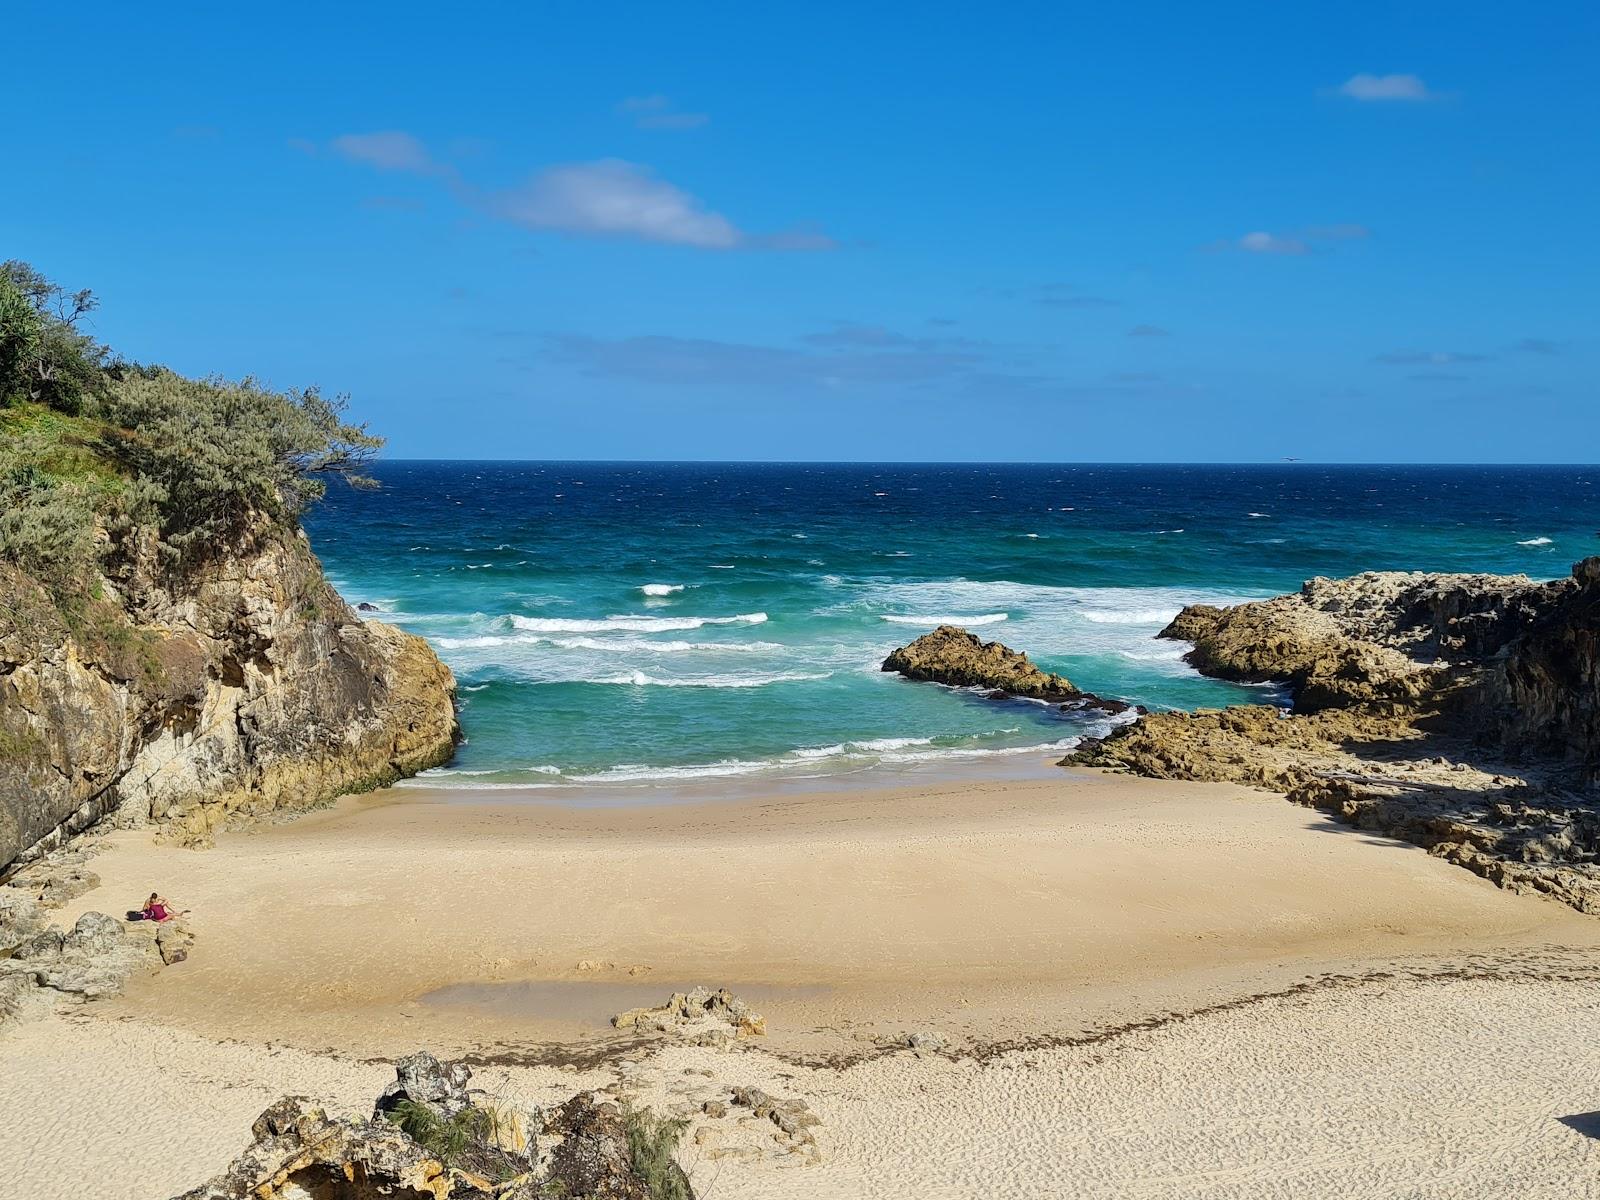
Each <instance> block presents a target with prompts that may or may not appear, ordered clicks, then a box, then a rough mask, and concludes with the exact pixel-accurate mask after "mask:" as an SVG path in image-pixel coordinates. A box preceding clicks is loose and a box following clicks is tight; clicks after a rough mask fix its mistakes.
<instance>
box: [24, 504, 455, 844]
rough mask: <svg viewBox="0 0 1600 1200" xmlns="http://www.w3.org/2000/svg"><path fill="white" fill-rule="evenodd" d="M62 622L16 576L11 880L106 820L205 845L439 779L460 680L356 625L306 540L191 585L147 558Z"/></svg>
mask: <svg viewBox="0 0 1600 1200" xmlns="http://www.w3.org/2000/svg"><path fill="white" fill-rule="evenodd" d="M98 591H99V597H98V598H97V599H95V600H93V601H90V602H89V603H88V604H87V605H86V606H85V608H84V609H83V610H82V611H81V613H74V612H72V611H64V610H63V608H62V606H61V605H60V604H59V603H57V602H56V601H55V600H54V598H53V597H52V596H51V594H50V592H49V591H48V590H47V589H46V587H45V586H44V585H43V584H42V583H41V582H40V581H38V580H37V579H34V578H31V577H29V576H28V575H27V574H25V573H23V572H22V571H20V570H17V569H14V568H8V567H7V566H6V565H5V564H3V563H0V746H3V747H4V749H5V752H4V753H3V754H0V870H3V869H4V866H5V864H8V863H16V862H17V861H18V860H19V859H26V858H27V857H29V856H30V854H31V853H34V852H37V851H38V850H43V849H48V848H50V847H51V846H52V845H54V844H56V843H57V842H59V840H60V839H61V838H62V837H63V836H64V835H66V834H70V833H72V832H76V831H77V830H81V829H84V828H87V827H88V826H89V825H91V824H93V823H94V822H95V821H97V820H100V819H102V818H109V819H111V820H112V821H113V822H114V823H115V824H117V825H124V826H126V825H144V824H148V823H152V822H155V823H160V824H163V825H165V826H167V827H168V829H169V830H170V831H171V832H172V833H173V834H175V835H177V836H180V837H182V838H184V839H187V840H194V841H203V840H204V839H206V838H208V837H209V836H210V834H211V833H212V832H213V831H214V830H215V829H217V828H218V827H219V826H220V825H222V824H224V823H225V822H227V821H229V820H231V819H237V818H243V817H246V816H259V815H261V814H264V813H269V812H276V811H282V810H294V809H303V808H307V807H310V806H314V805H316V804H320V803H323V802H325V801H327V800H329V799H331V798H333V797H335V796H338V795H340V794H342V793H346V792H353V791H363V790H367V789H369V788H373V787H379V786H382V785H384V784H387V783H391V782H393V781H394V780H395V779H397V778H399V777H401V776H403V775H409V774H412V773H414V772H416V771H419V770H422V769H424V768H426V767H430V766H434V765H437V764H438V763H440V762H443V761H444V760H445V759H447V758H448V757H449V756H450V754H451V753H452V751H453V749H454V746H455V740H456V718H455V711H454V707H453V693H454V686H455V685H454V681H453V679H452V678H451V675H450V672H449V669H448V668H446V667H445V666H444V664H443V663H441V662H440V661H439V660H438V658H437V657H436V656H435V655H434V653H433V651H432V650H431V649H429V647H428V645H427V644H426V643H425V642H423V641H422V639H420V638H417V637H414V636H412V635H410V634H407V633H402V632H401V631H400V630H398V629H395V628H393V627H392V626H388V625H384V624H382V623H380V622H376V621H364V620H362V619H361V618H359V617H357V616H356V615H355V614H354V613H353V612H352V611H351V610H350V608H349V606H348V605H347V604H346V603H345V602H344V600H343V599H341V598H340V596H339V595H338V593H337V592H335V591H334V590H333V588H332V587H331V586H329V584H328V582H327V580H326V579H325V578H324V577H323V574H322V570H321V567H320V566H319V564H318V563H317V560H316V557H315V556H314V555H313V554H312V553H311V548H310V546H309V545H308V544H307V543H306V540H305V537H304V535H303V534H300V533H299V532H298V531H285V530H274V529H268V530H266V531H264V533H263V536H262V537H261V538H260V540H259V541H257V542H255V543H254V544H251V545H249V547H248V548H247V549H245V550H243V551H242V552H237V553H229V554H227V555H224V556H220V557H218V558H215V559H213V560H210V561H208V562H207V563H205V564H204V565H203V566H201V567H199V568H197V569H194V570H189V571H184V572H181V573H174V572H170V571H169V572H161V571H159V570H158V569H157V563H156V561H155V551H154V549H153V547H152V546H150V545H149V544H143V545H136V546H133V547H130V550H129V553H128V554H127V555H126V556H123V557H121V558H119V559H118V561H117V562H115V563H114V564H112V565H109V566H108V569H107V573H106V575H105V576H104V577H103V578H102V580H101V581H100V586H99V588H98Z"/></svg>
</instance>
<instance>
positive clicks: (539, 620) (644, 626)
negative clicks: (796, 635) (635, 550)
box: [511, 612, 767, 633]
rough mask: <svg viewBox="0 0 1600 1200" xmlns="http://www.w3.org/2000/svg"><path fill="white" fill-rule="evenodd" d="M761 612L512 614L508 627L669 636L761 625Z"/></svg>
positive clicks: (531, 631)
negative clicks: (592, 616) (594, 617)
mask: <svg viewBox="0 0 1600 1200" xmlns="http://www.w3.org/2000/svg"><path fill="white" fill-rule="evenodd" d="M766 619H767V614H766V613H764V612H755V613H739V614H738V615H737V616H732V617H637V616H628V615H621V616H612V617H606V618H604V619H602V620H598V621H588V620H581V619H572V618H566V617H524V616H521V615H520V614H517V613H513V614H511V624H512V625H513V626H514V627H515V628H517V629H521V630H524V631H526V632H528V633H672V632H675V631H678V630H684V629H701V628H704V627H705V626H707V625H760V624H763V623H764V622H765V621H766Z"/></svg>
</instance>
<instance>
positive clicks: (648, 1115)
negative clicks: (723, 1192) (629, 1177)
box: [622, 1104, 695, 1200]
mask: <svg viewBox="0 0 1600 1200" xmlns="http://www.w3.org/2000/svg"><path fill="white" fill-rule="evenodd" d="M622 1123H623V1127H624V1128H625V1129H626V1130H627V1131H628V1155H629V1157H630V1159H631V1160H632V1162H633V1170H634V1173H635V1174H637V1175H638V1176H639V1179H640V1180H641V1182H643V1184H644V1187H645V1192H646V1193H647V1194H648V1195H649V1196H650V1200H695V1198H694V1189H693V1188H691V1187H690V1186H689V1178H688V1176H686V1175H685V1174H684V1173H683V1168H682V1167H680V1166H678V1162H677V1159H675V1158H674V1157H673V1154H674V1153H675V1152H676V1151H677V1149H678V1143H679V1142H680V1141H682V1140H683V1132H684V1130H686V1129H687V1128H688V1127H689V1122H687V1121H683V1120H676V1121H673V1120H667V1119H666V1118H664V1117H658V1116H657V1115H656V1114H655V1113H654V1112H652V1111H651V1110H650V1109H648V1108H635V1107H634V1106H633V1105H632V1104H624V1105H623V1106H622Z"/></svg>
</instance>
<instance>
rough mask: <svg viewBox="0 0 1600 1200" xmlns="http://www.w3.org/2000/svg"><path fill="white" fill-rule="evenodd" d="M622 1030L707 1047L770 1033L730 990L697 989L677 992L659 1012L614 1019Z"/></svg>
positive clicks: (631, 1013)
mask: <svg viewBox="0 0 1600 1200" xmlns="http://www.w3.org/2000/svg"><path fill="white" fill-rule="evenodd" d="M611 1024H612V1025H614V1026H615V1027H616V1028H618V1029H631V1030H636V1031H637V1032H639V1033H670V1034H672V1035H674V1036H675V1037H681V1038H689V1039H692V1040H695V1041H698V1042H701V1043H704V1044H714V1043H716V1042H721V1041H727V1040H729V1039H732V1038H738V1037H759V1036H761V1035H763V1034H765V1033H766V1032H767V1022H766V1019H765V1018H764V1017H761V1016H760V1015H758V1014H757V1013H755V1012H754V1011H752V1010H751V1008H750V1006H749V1005H748V1004H746V1003H745V1002H744V1001H743V1000H741V999H739V997H737V996H735V995H734V994H733V993H732V992H730V991H728V989H727V988H718V989H717V990H716V991H714V992H713V991H712V990H711V989H710V988H704V987H697V988H695V989H694V990H693V991H691V992H673V993H672V995H671V996H669V997H668V998H667V1002H666V1003H665V1004H663V1005H660V1006H658V1007H656V1008H634V1009H629V1010H628V1011H627V1012H625V1013H618V1014H617V1015H616V1016H614V1017H612V1018H611Z"/></svg>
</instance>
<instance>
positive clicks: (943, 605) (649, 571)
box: [307, 462, 1600, 788]
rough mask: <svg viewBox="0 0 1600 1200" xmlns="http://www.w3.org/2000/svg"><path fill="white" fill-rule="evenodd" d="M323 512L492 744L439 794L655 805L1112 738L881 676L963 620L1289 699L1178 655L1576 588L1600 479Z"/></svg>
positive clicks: (981, 471)
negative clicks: (1360, 581)
mask: <svg viewBox="0 0 1600 1200" xmlns="http://www.w3.org/2000/svg"><path fill="white" fill-rule="evenodd" d="M376 474H377V476H378V478H379V479H380V481H381V483H382V487H381V488H380V489H378V490H374V491H353V490H351V489H348V488H344V487H335V488H333V489H331V490H330V494H329V496H328V498H327V500H326V501H324V502H323V503H322V504H321V505H320V506H319V507H318V508H317V509H316V511H315V512H314V513H313V514H312V515H311V516H310V518H309V519H308V521H307V528H308V532H309V534H310V536H311V539H312V544H313V546H314V547H315V549H316V551H317V553H318V554H319V555H320V556H321V557H322V560H323V562H324V564H325V565H326V567H327V571H328V574H329V576H330V578H331V579H332V580H333V581H334V583H335V585H336V586H337V587H338V588H339V590H340V592H341V593H342V594H343V595H344V596H345V597H346V599H348V600H349V601H350V602H351V604H356V603H359V602H362V601H366V602H368V603H372V604H376V605H377V606H378V607H379V608H380V609H381V610H382V612H381V614H374V615H378V616H380V617H381V619H383V620H387V621H392V622H395V623H397V624H399V625H401V626H402V627H404V628H406V629H408V630H411V631H412V632H414V633H417V634H420V635H421V636H423V637H425V638H427V639H428V641H429V642H431V643H432V644H433V646H434V647H435V648H436V649H437V650H438V652H439V654H440V656H441V657H442V658H443V659H444V660H445V661H446V662H447V663H449V664H450V666H451V667H452V669H453V670H454V671H455V673H456V677H457V680H458V681H459V683H460V686H461V693H460V700H461V720H462V726H463V730H464V732H465V734H466V737H467V741H466V743H465V744H464V745H463V746H462V747H461V750H460V752H459V754H458V755H457V757H456V759H455V761H453V762H452V763H450V764H449V765H448V766H447V767H444V768H441V769H440V770H438V771H435V772H430V773H429V775H428V779H429V781H430V782H433V783H440V784H453V785H459V786H464V787H506V786H516V787H529V786H535V787H545V788H561V787H574V786H581V785H585V784H590V785H592V784H596V783H600V784H606V785H638V786H641V787H643V786H649V785H651V784H659V783H662V782H669V783H670V782H675V781H681V780H685V779H695V778H715V777H735V776H753V777H764V778H770V779H795V778H803V777H807V776H815V775H819V774H834V773H839V772H852V771H859V770H865V769H871V768H877V767H898V766H916V765H919V764H926V763H938V762H943V761H949V762H959V761H966V760H986V759H992V760H997V761H999V760H1003V759H1004V758H1005V757H1006V756H1011V755H1017V754H1022V753H1028V752H1032V753H1034V754H1035V755H1036V756H1037V754H1038V753H1039V749H1040V748H1046V749H1048V750H1049V751H1050V752H1054V751H1055V750H1057V749H1061V748H1065V747H1068V746H1070V745H1071V744H1073V742H1074V740H1075V739H1076V738H1078V737H1080V736H1082V735H1083V734H1084V733H1085V732H1099V731H1103V728H1104V726H1103V724H1097V723H1096V722H1095V721H1094V720H1093V719H1089V718H1084V717H1071V716H1064V715H1063V714H1061V713H1060V712H1058V711H1056V710H1054V709H1050V708H1046V707H1044V706H1040V705H1036V704H1030V703H1027V702H1013V703H995V702H993V701H989V700H986V699H983V698H981V697H979V696H976V695H973V694H970V693H967V692H962V691H956V690H951V689H946V688H941V687H936V686H931V685H926V684H921V685H919V684H911V683H908V682H906V681H903V680H900V679H898V678H895V677H892V676H888V675H884V674H882V673H881V672H880V671H879V670H878V664H879V662H880V661H881V660H882V658H883V656H884V655H885V654H886V653H888V651H889V650H890V649H891V648H893V647H894V646H896V645H898V644H901V643H903V642H906V641H908V640H910V639H911V638H914V637H916V636H917V635H918V634H920V633H923V632H926V631H927V630H929V629H931V628H932V627H933V626H935V625H936V624H939V623H940V622H951V623H954V624H958V625H963V626H965V627H967V628H968V629H971V630H973V631H974V632H976V633H980V634H981V635H983V636H984V637H985V638H998V639H999V640H1001V641H1004V642H1005V643H1007V644H1008V645H1010V646H1013V647H1015V648H1016V649H1019V650H1026V651H1027V652H1028V653H1029V654H1030V655H1031V656H1033V658H1034V659H1035V660H1036V661H1038V662H1039V663H1040V665H1042V666H1044V667H1046V668H1048V669H1051V670H1057V671H1061V672H1062V673H1064V674H1066V675H1067V676H1068V677H1069V678H1071V679H1072V681H1073V682H1074V683H1075V684H1077V685H1078V686H1079V687H1081V688H1084V689H1087V690H1091V691H1094V692H1098V693H1100V694H1102V695H1108V696H1117V697H1121V698H1124V699H1127V700H1131V701H1136V702H1138V703H1141V704H1144V705H1147V706H1150V707H1153V708H1161V707H1180V708H1193V707H1199V706H1209V705H1221V704H1228V703H1236V702H1240V701H1260V700H1262V699H1264V698H1268V699H1270V698H1271V697H1273V696H1274V695H1275V693H1273V692H1272V691H1271V690H1270V689H1262V688H1250V687H1243V686H1235V685H1229V684H1224V683H1219V682H1216V681H1212V680H1207V679H1202V678H1201V677H1200V676H1199V675H1197V674H1195V673H1194V672H1193V671H1192V670H1190V669H1189V668H1188V667H1187V666H1185V665H1184V663H1183V662H1182V660H1181V657H1180V656H1181V654H1182V652H1183V650H1184V649H1185V647H1184V646H1182V645H1181V644H1178V643H1173V642H1162V641H1157V640H1155V639H1154V635H1155V634H1156V632H1157V631H1158V630H1159V629H1160V628H1161V627H1162V625H1163V624H1165V623H1166V622H1167V621H1168V620H1170V619H1171V618H1172V616H1173V615H1174V614H1176V613H1177V611H1178V609H1179V608H1180V607H1182V606H1183V605H1184V604H1188V603H1193V602H1196V601H1205V602H1209V603H1228V602H1234V601H1238V600H1242V599H1247V598H1252V597H1260V596H1267V595H1273V594H1276V593H1279V592H1283V591H1288V590H1292V589H1294V588H1297V587H1298V586H1299V585H1300V583H1301V581H1302V580H1304V579H1306V578H1308V577H1310V576H1312V575H1347V574H1352V573H1355V572H1358V571H1365V570H1390V569H1415V570H1450V571H1496V572H1526V573H1528V574H1530V575H1533V576H1535V577H1539V578H1546V577H1554V576H1557V575H1561V574H1565V573H1566V571H1567V570H1568V569H1569V567H1570V565H1571V563H1572V562H1574V561H1575V560H1577V559H1578V558H1581V557H1583V556H1585V555H1587V554H1592V553H1600V536H1597V533H1596V531H1597V529H1600V495H1597V489H1596V485H1595V481H1596V480H1597V479H1600V468H1579V467H1412V466H1407V467H1324V466H1309V465H1296V464H1286V465H1282V466H1220V467H1219V466H1010V465H1007V466H971V465H920V466H859V465H815V464H806V465H767V464H762V465H755V464H750V465H737V464H736V465H730V464H640V463H494V462H466V463H447V462H391V463H383V464H380V466H379V467H378V468H377V471H376Z"/></svg>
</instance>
